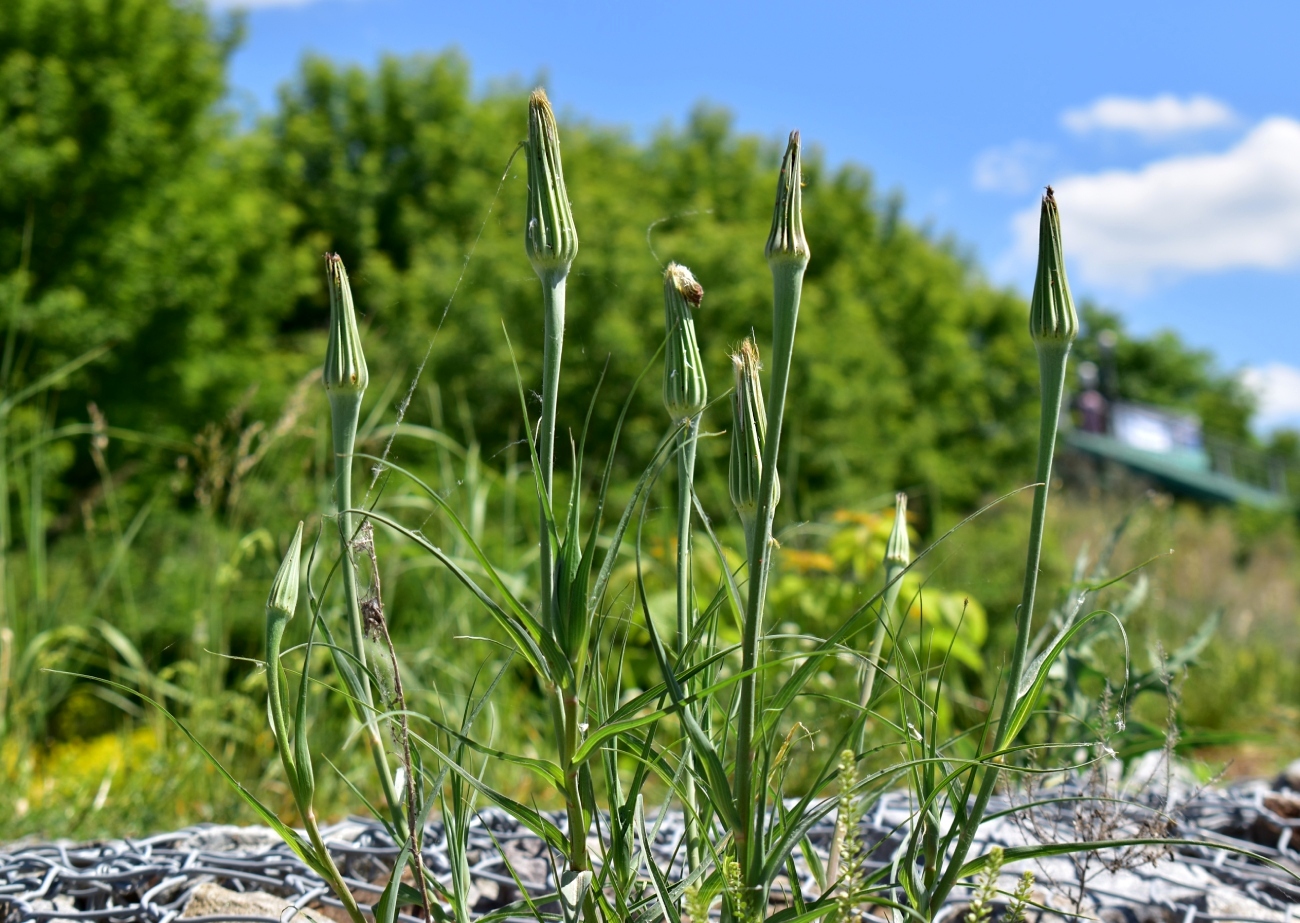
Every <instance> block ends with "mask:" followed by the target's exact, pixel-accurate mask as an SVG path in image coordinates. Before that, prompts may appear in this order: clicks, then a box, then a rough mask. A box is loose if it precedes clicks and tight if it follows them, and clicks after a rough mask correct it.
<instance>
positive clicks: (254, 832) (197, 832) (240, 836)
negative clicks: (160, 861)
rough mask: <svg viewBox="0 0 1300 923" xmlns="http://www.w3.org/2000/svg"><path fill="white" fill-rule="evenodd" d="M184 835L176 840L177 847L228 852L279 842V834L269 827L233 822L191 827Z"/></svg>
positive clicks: (268, 845)
mask: <svg viewBox="0 0 1300 923" xmlns="http://www.w3.org/2000/svg"><path fill="white" fill-rule="evenodd" d="M186 834H187V835H186V836H185V837H184V838H182V839H179V840H177V841H176V844H175V848H177V849H198V850H202V851H204V852H230V851H232V850H235V849H257V848H263V849H270V848H271V847H273V846H275V845H276V844H278V843H279V842H280V836H279V834H277V833H276V832H275V831H274V830H272V829H270V828H269V827H237V826H235V825H233V824H211V825H204V826H201V827H192V828H190V829H189V830H187V831H186Z"/></svg>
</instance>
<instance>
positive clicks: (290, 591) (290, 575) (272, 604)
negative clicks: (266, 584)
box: [266, 522, 302, 619]
mask: <svg viewBox="0 0 1300 923" xmlns="http://www.w3.org/2000/svg"><path fill="white" fill-rule="evenodd" d="M300 557H302V523H301V522H300V523H298V530H297V531H296V532H294V533H293V541H291V542H290V543H289V550H288V551H287V552H285V555H284V560H283V561H281V562H280V569H279V570H278V571H276V572H275V579H274V580H272V581H271V595H269V596H267V597H266V614H267V616H268V617H272V616H278V617H280V618H285V619H291V618H293V613H294V611H295V610H297V608H298V574H299V569H298V559H299V558H300Z"/></svg>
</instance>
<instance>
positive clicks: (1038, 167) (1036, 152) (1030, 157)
mask: <svg viewBox="0 0 1300 923" xmlns="http://www.w3.org/2000/svg"><path fill="white" fill-rule="evenodd" d="M1051 154H1052V148H1051V147H1050V146H1048V145H1046V144H1036V143H1034V142H1033V141H1016V142H1013V143H1011V144H1008V145H1005V146H1004V147H991V148H989V149H988V150H986V151H984V152H983V153H981V154H980V155H979V156H978V157H976V158H975V167H974V173H973V176H972V179H973V181H974V183H975V188H976V189H983V190H986V191H990V192H1009V193H1013V194H1016V195H1019V194H1022V193H1025V192H1028V191H1029V190H1030V189H1033V188H1034V187H1035V186H1038V185H1039V180H1040V179H1041V178H1042V177H1041V174H1042V172H1043V170H1044V167H1045V165H1046V162H1047V160H1048V158H1049V157H1050V156H1051Z"/></svg>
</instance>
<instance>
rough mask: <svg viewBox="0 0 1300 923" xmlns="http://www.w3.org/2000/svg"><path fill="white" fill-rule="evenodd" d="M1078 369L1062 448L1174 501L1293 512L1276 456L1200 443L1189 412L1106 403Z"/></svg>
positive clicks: (1090, 375) (1092, 377)
mask: <svg viewBox="0 0 1300 923" xmlns="http://www.w3.org/2000/svg"><path fill="white" fill-rule="evenodd" d="M1078 371H1079V381H1080V385H1081V388H1080V391H1079V393H1078V394H1077V395H1075V397H1074V400H1073V401H1072V402H1071V405H1072V409H1073V411H1074V412H1073V414H1072V415H1063V416H1073V417H1075V418H1077V421H1078V425H1074V424H1075V420H1074V419H1071V420H1069V421H1068V422H1067V421H1066V420H1062V424H1063V429H1062V442H1063V444H1064V445H1065V446H1066V447H1067V448H1068V449H1072V450H1074V451H1076V452H1078V453H1081V454H1083V455H1085V456H1089V457H1091V458H1094V459H1098V460H1101V461H1105V462H1113V463H1116V464H1119V465H1122V466H1124V467H1125V468H1128V469H1129V470H1131V471H1133V472H1134V473H1135V474H1138V475H1140V476H1142V477H1144V478H1147V479H1148V480H1151V481H1155V482H1156V483H1157V484H1159V485H1160V486H1161V487H1163V488H1164V489H1166V490H1168V491H1169V492H1170V493H1173V494H1177V495H1180V496H1185V497H1191V498H1193V499H1196V500H1200V501H1204V502H1210V503H1233V504H1245V505H1246V506H1252V507H1255V508H1257V509H1264V510H1290V509H1293V508H1294V506H1295V504H1294V503H1293V501H1292V500H1291V497H1290V496H1289V495H1288V492H1287V478H1286V473H1287V472H1286V470H1285V467H1284V466H1283V465H1282V462H1281V460H1280V459H1270V458H1267V457H1265V456H1263V455H1262V454H1260V453H1258V452H1253V451H1250V450H1249V449H1245V448H1243V447H1241V446H1234V445H1230V444H1227V443H1214V444H1211V445H1208V446H1207V443H1206V440H1205V439H1204V437H1203V436H1202V433H1201V421H1200V419H1199V418H1197V417H1196V416H1195V415H1193V414H1188V413H1181V412H1178V411H1173V410H1169V409H1167V408H1163V407H1153V406H1151V405H1149V404H1139V403H1135V402H1130V401H1121V400H1116V399H1114V398H1113V397H1112V398H1108V397H1106V396H1105V395H1103V394H1102V392H1101V391H1100V390H1099V389H1098V381H1099V376H1098V369H1097V367H1096V366H1095V365H1093V364H1092V363H1091V362H1083V363H1080V366H1079V370H1078ZM1100 377H1101V378H1102V379H1104V378H1105V376H1100ZM1107 390H1110V391H1111V394H1113V393H1114V391H1113V390H1111V389H1107ZM1067 426H1068V427H1069V428H1065V427H1067Z"/></svg>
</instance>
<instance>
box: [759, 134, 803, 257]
mask: <svg viewBox="0 0 1300 923" xmlns="http://www.w3.org/2000/svg"><path fill="white" fill-rule="evenodd" d="M763 252H764V254H765V255H766V256H767V261H768V263H774V262H778V261H780V262H791V263H803V264H804V265H807V263H808V257H809V256H810V253H811V251H809V249H808V241H807V239H806V238H805V237H804V236H803V164H802V160H801V158H800V145H799V132H797V131H792V132H790V142H789V143H788V144H787V145H786V148H785V157H783V158H782V159H781V176H780V178H779V179H778V180H777V182H776V208H775V209H774V210H773V212H772V232H771V233H770V234H768V236H767V247H766V249H765V250H764V251H763Z"/></svg>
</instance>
